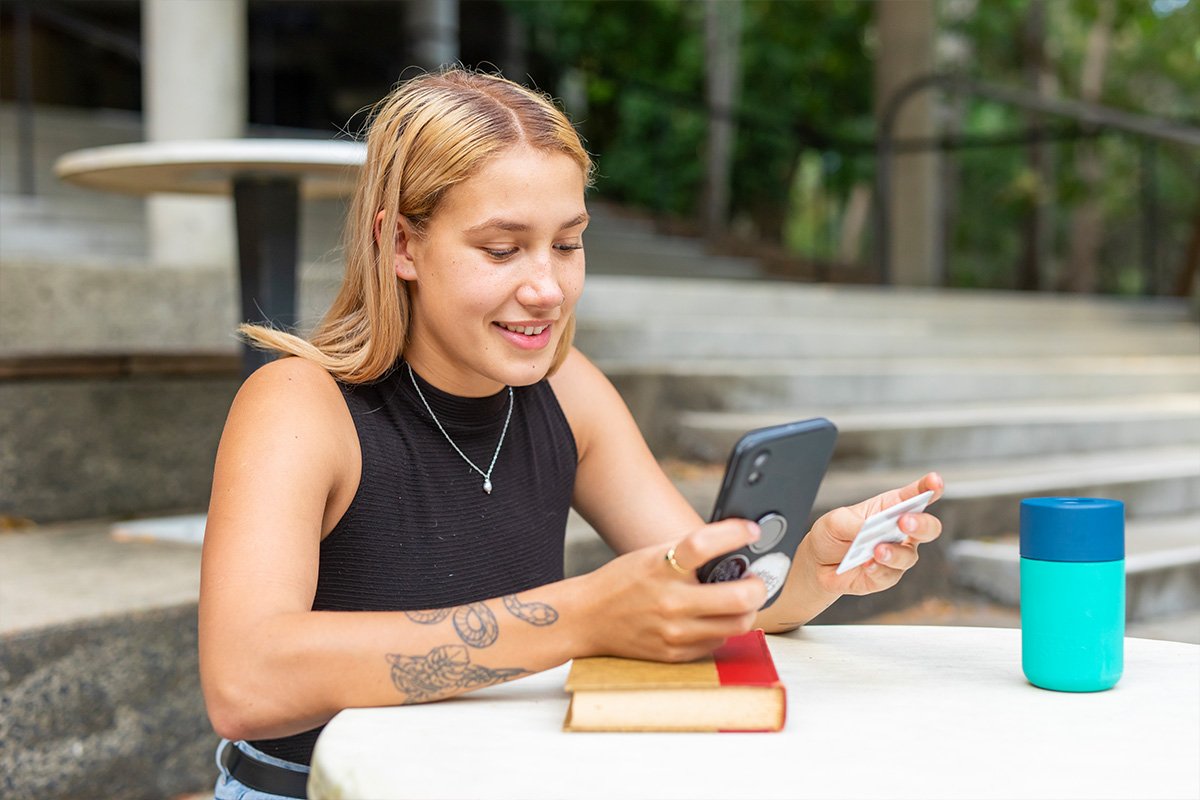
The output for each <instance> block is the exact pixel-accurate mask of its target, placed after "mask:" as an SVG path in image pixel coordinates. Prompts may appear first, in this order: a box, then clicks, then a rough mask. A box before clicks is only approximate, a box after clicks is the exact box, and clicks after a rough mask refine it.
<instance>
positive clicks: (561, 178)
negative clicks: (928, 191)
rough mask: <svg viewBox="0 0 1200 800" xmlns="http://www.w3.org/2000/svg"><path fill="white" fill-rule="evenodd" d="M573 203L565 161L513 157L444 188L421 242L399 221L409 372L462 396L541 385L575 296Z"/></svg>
mask: <svg viewBox="0 0 1200 800" xmlns="http://www.w3.org/2000/svg"><path fill="white" fill-rule="evenodd" d="M583 194H584V177H583V171H582V170H581V169H580V168H579V166H578V165H577V164H576V163H575V162H574V161H573V160H572V159H571V158H570V157H569V156H566V155H563V154H561V153H545V152H541V151H538V150H533V149H530V148H527V147H523V146H518V147H514V148H512V149H510V150H507V151H505V152H504V153H502V154H501V155H499V156H497V157H496V158H494V159H492V160H491V161H489V162H488V163H487V164H486V166H484V168H483V169H482V170H480V171H479V172H478V173H477V174H475V175H474V176H473V177H471V178H470V179H469V180H467V181H465V182H463V183H461V184H458V185H457V186H454V187H453V188H451V189H450V190H449V191H448V192H447V193H446V195H445V197H443V198H442V202H441V203H440V205H439V207H438V210H437V211H436V213H434V215H433V216H432V218H431V219H430V220H429V222H428V223H427V225H426V228H425V232H424V235H423V236H416V235H415V234H414V232H413V230H412V228H411V227H409V226H408V224H407V222H406V221H402V222H401V232H402V235H401V237H400V240H399V246H398V248H397V255H396V273H397V274H398V275H399V276H400V277H401V278H403V279H404V280H407V281H409V294H410V297H411V298H412V307H413V319H412V325H411V328H410V334H409V345H408V347H407V348H406V350H405V358H407V359H408V361H409V363H411V364H412V366H413V369H415V370H416V371H417V372H419V373H420V374H421V375H422V377H424V378H425V379H426V380H428V381H430V382H431V383H432V384H433V385H434V386H437V387H438V388H439V389H442V390H443V391H447V392H451V393H453V394H458V395H461V396H467V397H470V396H483V395H487V394H493V393H495V392H497V391H499V390H500V389H501V388H502V387H503V386H504V385H505V384H509V385H515V386H524V385H528V384H531V383H536V382H537V381H539V380H541V379H542V378H544V377H545V376H546V373H547V372H548V371H549V369H550V365H551V363H552V362H553V361H554V354H555V351H556V348H557V345H558V342H559V340H560V339H561V338H562V335H563V329H564V327H565V325H566V321H567V320H568V319H569V317H570V315H571V314H572V313H573V311H574V309H575V303H576V301H577V300H578V299H579V294H580V292H581V291H582V290H583V278H584V258H583V230H584V228H586V227H587V219H588V216H587V210H586V209H585V207H584V202H583Z"/></svg>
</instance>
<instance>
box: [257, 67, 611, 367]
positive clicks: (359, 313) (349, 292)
mask: <svg viewBox="0 0 1200 800" xmlns="http://www.w3.org/2000/svg"><path fill="white" fill-rule="evenodd" d="M367 128H368V130H367V156H366V163H365V164H364V165H363V168H362V171H361V173H360V175H359V178H358V183H357V186H356V188H355V191H354V198H353V201H352V203H351V206H350V212H349V216H348V217H347V220H346V228H345V234H344V237H343V241H344V248H345V259H346V271H345V276H344V277H343V279H342V285H341V289H340V290H339V291H338V294H337V297H336V298H335V299H334V301H333V304H332V305H331V306H330V308H329V310H328V311H327V312H326V313H325V316H324V317H323V318H322V319H321V321H320V322H319V323H318V324H317V326H316V328H315V329H314V330H313V332H312V333H311V334H310V335H309V337H308V339H307V340H305V339H303V338H301V337H299V336H296V335H293V334H290V333H286V332H284V331H280V330H276V329H274V328H270V327H267V326H263V325H248V324H247V325H241V326H239V328H238V330H239V331H240V332H241V333H242V335H243V336H245V337H246V338H247V339H248V340H250V342H251V343H253V344H254V345H255V346H257V347H260V348H262V349H269V350H276V351H279V352H280V353H283V354H287V355H295V356H300V357H302V358H307V359H309V360H310V361H314V362H316V363H317V364H320V365H321V366H322V367H324V368H325V369H326V370H328V371H329V372H330V373H331V374H332V375H333V376H334V377H335V378H337V379H338V380H340V381H343V382H346V383H369V382H371V381H374V380H377V379H378V378H380V377H382V376H383V375H384V374H386V373H387V372H388V370H390V369H391V368H392V366H393V365H394V364H395V363H396V361H397V359H399V358H400V356H401V355H402V354H403V352H404V348H405V346H406V345H407V341H408V335H409V326H410V323H411V319H412V308H411V303H410V300H409V295H408V283H407V282H406V281H404V280H401V279H400V278H399V277H398V276H397V275H396V273H395V271H394V270H393V268H392V257H393V254H392V253H391V252H390V250H389V249H388V248H387V246H386V245H387V244H388V243H390V242H391V236H390V235H389V236H382V237H381V241H383V242H384V245H385V246H384V247H383V248H380V247H379V245H378V243H377V242H376V239H375V221H376V217H377V216H378V215H379V213H380V212H381V211H382V212H383V224H382V227H381V230H383V231H394V230H396V226H397V223H398V221H399V218H400V217H401V216H404V217H405V218H406V219H407V220H408V221H409V223H410V224H411V225H412V227H413V228H414V229H415V230H416V231H417V233H418V235H419V234H420V233H421V232H423V231H424V229H425V225H426V223H428V221H429V219H430V218H431V217H432V216H433V214H435V213H436V212H437V209H438V204H439V202H440V201H441V199H442V197H443V196H444V195H445V193H446V190H447V189H449V188H450V187H452V186H454V185H456V184H459V183H462V182H463V181H465V180H467V179H468V178H470V177H471V176H472V175H474V174H475V173H476V172H478V171H479V170H480V169H481V168H482V167H483V165H484V164H485V163H486V162H487V161H488V160H489V159H490V158H492V157H494V156H496V155H498V154H500V153H501V152H503V151H504V150H507V149H508V148H509V147H512V146H514V145H517V144H522V145H525V146H529V147H532V148H534V149H537V150H542V151H550V152H560V153H563V154H565V155H567V156H569V157H571V158H572V159H573V160H574V161H575V162H576V163H577V164H578V165H579V167H580V169H581V170H583V174H584V180H585V182H587V183H590V180H591V177H592V160H591V157H590V156H589V155H588V153H587V151H586V150H585V149H584V147H583V143H582V142H581V141H580V138H579V134H578V133H577V132H576V131H575V129H574V128H573V127H572V126H571V123H570V121H569V120H568V119H567V118H566V116H565V115H564V114H563V113H562V112H561V111H560V110H559V109H558V108H557V107H556V106H555V105H554V103H553V101H552V100H551V99H550V98H549V97H547V96H546V95H543V94H541V93H539V92H535V91H532V90H530V89H527V88H525V87H523V86H520V85H519V84H516V83H513V82H512V81H509V80H506V79H505V78H502V77H500V76H498V75H488V74H484V73H479V72H474V71H470V70H466V69H463V68H461V67H453V68H450V69H447V70H444V71H442V72H438V73H432V74H426V75H421V76H418V77H416V78H412V79H410V80H407V81H405V82H403V83H401V84H399V85H397V86H396V87H395V88H394V89H393V90H392V91H391V92H390V93H388V95H387V96H385V97H384V98H383V99H382V100H380V101H379V102H378V103H377V104H376V105H375V106H374V108H373V109H372V111H371V114H370V117H369V121H368V125H367ZM574 333H575V318H574V314H572V315H571V316H570V317H569V318H568V319H567V321H566V324H565V326H564V330H563V335H562V338H561V339H560V340H559V343H558V348H557V350H556V351H555V354H554V361H553V364H552V365H551V368H550V373H551V374H553V373H554V371H555V370H557V369H558V367H559V366H560V365H561V364H562V362H563V360H564V359H565V358H566V357H567V353H568V352H569V351H570V349H571V341H572V339H573V337H574Z"/></svg>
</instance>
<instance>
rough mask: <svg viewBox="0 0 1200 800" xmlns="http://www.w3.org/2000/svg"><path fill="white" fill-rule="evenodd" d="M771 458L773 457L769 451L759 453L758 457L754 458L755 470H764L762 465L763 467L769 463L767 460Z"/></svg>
mask: <svg viewBox="0 0 1200 800" xmlns="http://www.w3.org/2000/svg"><path fill="white" fill-rule="evenodd" d="M770 457H771V454H770V452H768V451H766V450H763V451H762V452H761V453H759V454H758V455H756V456H755V457H754V462H753V463H754V468H755V469H762V465H763V464H765V463H767V459H768V458H770Z"/></svg>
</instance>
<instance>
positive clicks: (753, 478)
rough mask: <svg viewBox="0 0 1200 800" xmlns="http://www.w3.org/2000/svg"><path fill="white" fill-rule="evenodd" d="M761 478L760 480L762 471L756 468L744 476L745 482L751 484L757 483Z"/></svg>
mask: <svg viewBox="0 0 1200 800" xmlns="http://www.w3.org/2000/svg"><path fill="white" fill-rule="evenodd" d="M761 480H762V473H761V472H759V471H758V470H754V471H753V472H751V473H750V474H749V475H747V476H746V483H748V484H750V485H751V486H753V485H754V484H756V483H758V482H759V481H761Z"/></svg>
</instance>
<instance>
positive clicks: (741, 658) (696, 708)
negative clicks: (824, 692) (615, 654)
mask: <svg viewBox="0 0 1200 800" xmlns="http://www.w3.org/2000/svg"><path fill="white" fill-rule="evenodd" d="M566 688H567V691H568V692H571V704H570V706H569V707H568V708H567V718H566V721H565V722H564V723H563V729H564V730H568V731H778V730H781V729H782V728H783V723H784V718H785V716H786V713H787V693H786V691H785V690H784V686H783V683H781V682H780V680H779V674H778V673H777V672H776V671H775V662H774V661H773V660H772V659H771V651H770V650H769V649H767V641H766V637H765V636H764V635H763V632H762V631H761V630H753V631H750V632H749V633H746V634H743V635H741V636H735V637H733V638H731V639H728V640H727V641H726V642H725V644H724V645H722V646H721V647H720V648H718V649H717V650H716V651H714V652H713V654H712V655H711V656H709V657H707V658H704V659H701V660H699V661H691V662H688V663H685V664H666V663H661V662H658V661H640V660H637V659H632V658H612V657H593V658H577V659H575V661H574V662H573V663H572V664H571V671H570V673H569V674H568V675H567V685H566Z"/></svg>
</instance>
